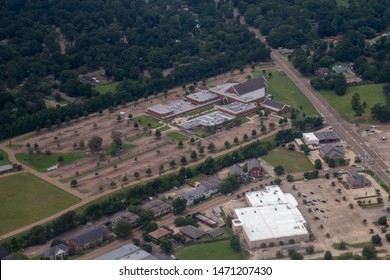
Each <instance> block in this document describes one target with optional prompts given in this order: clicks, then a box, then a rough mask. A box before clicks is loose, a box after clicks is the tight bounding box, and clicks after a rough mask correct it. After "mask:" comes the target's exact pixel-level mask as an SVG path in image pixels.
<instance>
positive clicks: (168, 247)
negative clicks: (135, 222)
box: [160, 238, 172, 254]
mask: <svg viewBox="0 0 390 280" xmlns="http://www.w3.org/2000/svg"><path fill="white" fill-rule="evenodd" d="M160 248H161V250H163V252H164V253H166V254H169V253H170V252H171V251H172V242H171V241H170V240H169V239H167V238H165V239H163V240H162V241H161V243H160Z"/></svg>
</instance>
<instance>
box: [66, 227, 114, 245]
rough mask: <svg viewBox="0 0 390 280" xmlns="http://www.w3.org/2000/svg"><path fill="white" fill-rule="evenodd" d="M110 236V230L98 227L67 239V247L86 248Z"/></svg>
mask: <svg viewBox="0 0 390 280" xmlns="http://www.w3.org/2000/svg"><path fill="white" fill-rule="evenodd" d="M110 236H111V232H110V231H109V230H108V229H106V228H105V227H98V228H95V229H93V230H90V231H87V232H85V233H83V234H81V235H79V236H76V237H74V238H72V239H70V240H68V245H69V247H71V248H73V249H88V248H90V247H93V246H95V245H97V244H100V243H102V242H103V241H104V240H106V239H107V238H109V237H110Z"/></svg>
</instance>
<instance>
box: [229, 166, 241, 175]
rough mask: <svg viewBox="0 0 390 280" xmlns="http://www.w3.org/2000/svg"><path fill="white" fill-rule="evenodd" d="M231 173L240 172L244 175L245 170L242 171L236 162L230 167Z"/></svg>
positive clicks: (239, 173)
mask: <svg viewBox="0 0 390 280" xmlns="http://www.w3.org/2000/svg"><path fill="white" fill-rule="evenodd" d="M229 173H230V175H234V174H238V175H240V176H242V175H244V171H242V168H241V166H239V165H238V164H237V163H236V164H234V165H233V166H232V167H230V170H229Z"/></svg>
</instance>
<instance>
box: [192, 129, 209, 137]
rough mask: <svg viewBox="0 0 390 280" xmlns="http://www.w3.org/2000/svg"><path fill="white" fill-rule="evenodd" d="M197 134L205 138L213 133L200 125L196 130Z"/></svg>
mask: <svg viewBox="0 0 390 280" xmlns="http://www.w3.org/2000/svg"><path fill="white" fill-rule="evenodd" d="M194 132H195V135H196V136H199V137H200V138H205V137H207V136H210V135H212V134H213V133H212V132H210V131H209V130H207V129H206V128H205V127H198V128H196V129H195V130H194Z"/></svg>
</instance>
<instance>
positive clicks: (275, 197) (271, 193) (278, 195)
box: [246, 185, 298, 207]
mask: <svg viewBox="0 0 390 280" xmlns="http://www.w3.org/2000/svg"><path fill="white" fill-rule="evenodd" d="M246 198H247V200H248V201H249V203H250V204H251V206H254V207H263V206H269V205H280V204H291V205H292V206H295V207H296V206H298V202H297V201H296V200H295V198H294V197H293V196H292V195H291V194H290V193H284V192H283V191H282V190H281V189H280V187H279V186H277V185H273V186H267V187H265V190H264V191H256V192H249V193H247V194H246Z"/></svg>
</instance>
